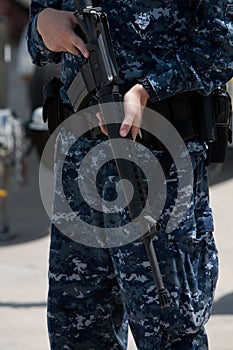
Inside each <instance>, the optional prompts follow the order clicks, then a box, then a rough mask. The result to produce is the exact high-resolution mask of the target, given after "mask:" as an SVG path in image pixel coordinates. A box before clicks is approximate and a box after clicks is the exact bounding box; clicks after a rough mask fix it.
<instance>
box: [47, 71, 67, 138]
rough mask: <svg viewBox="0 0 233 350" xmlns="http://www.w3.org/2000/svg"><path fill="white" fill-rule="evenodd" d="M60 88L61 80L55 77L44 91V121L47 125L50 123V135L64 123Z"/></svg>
mask: <svg viewBox="0 0 233 350" xmlns="http://www.w3.org/2000/svg"><path fill="white" fill-rule="evenodd" d="M60 87H61V81H60V79H58V78H56V77H54V78H52V79H51V80H50V81H49V82H48V84H47V85H45V86H44V89H43V98H44V101H43V120H44V122H45V123H46V122H47V121H48V129H49V133H50V135H51V134H52V132H53V131H54V130H55V129H56V128H57V127H58V125H60V124H61V123H62V122H63V121H64V115H63V105H62V101H61V99H60V92H59V91H60Z"/></svg>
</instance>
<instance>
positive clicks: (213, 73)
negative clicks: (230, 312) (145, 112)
mask: <svg viewBox="0 0 233 350" xmlns="http://www.w3.org/2000/svg"><path fill="white" fill-rule="evenodd" d="M98 5H100V6H101V7H102V8H103V10H104V11H105V12H106V13H107V14H108V16H109V22H110V31H111V34H112V38H113V43H114V48H115V51H116V57H117V62H118V65H119V67H120V74H121V78H122V80H123V81H125V86H128V89H127V91H126V92H125V94H124V102H126V104H125V106H126V108H125V119H124V121H123V122H122V125H121V128H120V136H121V137H125V136H126V135H127V134H128V133H129V132H131V133H132V136H133V138H134V139H136V138H137V137H138V136H137V134H138V132H139V126H140V125H141V120H142V113H141V107H144V106H149V107H150V108H154V109H156V108H157V107H156V106H157V105H158V103H160V102H161V103H164V105H162V106H167V105H169V106H170V102H168V101H171V100H170V99H173V100H172V101H178V99H179V97H180V96H183V94H184V93H186V92H187V93H189V92H192V91H199V92H200V93H202V94H203V95H208V94H210V93H211V92H212V91H213V90H214V89H215V88H217V87H218V86H219V85H222V84H225V83H226V82H227V81H229V80H230V78H231V77H232V75H233V69H232V67H233V65H232V63H233V62H232V58H233V45H232V42H233V40H232V39H233V29H232V25H231V23H232V19H233V9H232V3H231V1H228V0H206V1H202V0H200V1H192V0H190V1H186V2H181V1H175V0H172V1H171V0H169V1H160V0H155V1H149V0H148V1H128V0H127V1H126V0H115V1H98ZM75 11H76V6H75V3H74V2H73V1H66V0H64V1H58V0H49V1H47V0H33V1H32V2H31V21H30V24H29V31H28V44H29V51H30V54H31V56H32V59H33V62H34V63H35V64H37V65H40V66H41V65H44V64H47V63H48V62H54V63H58V62H60V61H62V76H61V81H62V84H61V88H60V97H61V99H62V102H63V105H64V106H65V107H66V108H69V109H72V106H71V103H70V100H69V98H68V95H67V89H68V87H69V86H70V84H71V82H72V81H73V79H74V77H75V76H76V74H77V72H78V71H79V69H80V65H81V58H80V55H82V56H84V57H86V58H88V56H89V52H88V50H87V47H86V45H85V43H84V42H83V40H82V39H81V38H80V37H79V36H78V35H76V34H75V32H74V28H75V26H76V25H77V24H78V23H77V18H76V16H75V15H74V12H75ZM185 96H186V95H185ZM167 103H168V104H167ZM127 104H128V105H127ZM132 105H134V106H135V105H136V106H138V108H136V109H135V108H127V106H132ZM175 106H176V104H175ZM165 114H166V113H165ZM174 114H175V113H174ZM98 118H99V119H100V124H99V125H100V128H101V130H102V133H101V132H100V133H99V134H98V135H95V137H92V134H88V135H86V136H85V137H83V138H82V137H81V138H79V139H78V140H77V141H76V142H74V143H73V145H72V147H71V149H69V152H68V157H66V159H65V161H64V162H62V166H61V162H60V163H59V156H60V157H62V154H63V151H64V149H65V144H66V142H67V137H69V135H68V134H67V133H65V131H63V130H61V131H60V134H59V135H58V141H57V149H58V151H57V164H56V173H55V177H56V185H57V181H58V178H59V176H60V175H59V173H60V172H62V178H63V187H64V193H65V195H66V198H69V204H70V205H71V207H72V209H73V211H74V212H75V213H76V214H77V213H78V215H80V216H82V217H83V218H84V219H86V218H88V220H89V223H90V224H92V226H90V230H93V232H95V226H98V225H99V226H103V227H108V225H109V222H107V220H106V218H105V216H104V215H101V214H100V213H99V214H98V215H97V214H96V212H95V211H94V210H91V209H90V207H87V206H86V205H85V203H84V200H83V198H82V197H81V195H80V192H78V190H77V186H75V184H74V179H76V178H77V177H78V173H79V166H80V164H81V161H82V157H83V155H84V154H86V153H87V152H88V151H89V150H91V149H92V148H93V147H95V146H97V145H101V142H102V139H105V138H106V136H105V135H104V133H106V129H105V125H103V121H102V119H101V115H98ZM175 119H176V118H175ZM183 119H185V118H183ZM133 123H135V125H136V126H132V125H133ZM180 124H182V125H186V124H185V121H182V123H176V120H173V125H174V126H175V127H176V128H177V130H178V131H180V130H179V125H180ZM168 131H169V130H168ZM183 138H184V140H185V144H186V147H187V150H188V151H189V155H190V158H191V161H192V174H190V178H192V192H191V203H190V205H189V206H188V209H187V212H186V215H185V217H183V218H182V220H181V222H179V224H178V225H177V227H175V228H174V230H173V231H172V232H170V233H169V234H168V233H167V230H166V226H167V223H168V220H169V215H170V214H169V213H170V209H169V208H171V207H174V201H175V196H176V193H177V172H176V171H175V168H174V164H172V162H170V163H169V161H168V156H167V153H166V150H164V148H163V147H162V148H161V147H160V146H159V145H158V143H156V142H155V143H153V142H152V140H150V139H149V140H147V139H146V137H145V144H148V147H150V148H151V150H152V152H154V154H155V155H157V156H158V157H159V158H160V160H161V162H162V163H163V164H164V165H165V166H166V167H167V170H166V173H167V174H166V177H167V188H168V189H167V195H166V201H165V205H164V208H163V210H162V212H161V215H160V217H159V218H158V223H159V224H160V226H159V232H158V235H157V236H156V237H155V239H154V241H155V242H154V243H155V244H154V247H155V250H156V253H157V256H158V260H159V264H160V269H161V272H162V275H163V277H164V284H165V286H166V288H167V289H168V293H169V301H170V306H169V307H168V308H165V309H161V308H160V306H159V301H158V298H157V295H156V291H155V285H154V282H153V278H152V274H151V270H150V267H149V263H148V259H147V256H146V253H145V249H144V245H143V243H142V241H141V240H140V239H137V240H135V241H133V242H129V243H128V244H125V245H121V246H120V244H119V247H110V248H107V247H106V246H104V247H103V248H100V247H93V246H91V244H90V245H84V244H80V243H79V242H75V241H74V240H72V239H71V237H68V236H67V235H64V234H63V233H62V232H61V231H60V230H59V229H58V226H57V225H56V223H57V222H58V221H59V219H60V218H61V216H62V213H60V214H61V215H60V214H59V210H58V209H57V211H56V207H59V205H58V204H57V203H58V202H59V200H60V199H61V200H62V194H61V192H60V191H59V190H58V189H57V190H56V191H55V192H56V193H55V200H54V211H55V214H56V215H54V221H53V224H52V229H51V246H50V266H49V295H48V329H49V337H50V344H51V349H56V350H58V349H95V350H98V349H101V350H102V349H126V348H127V331H128V325H129V326H130V328H131V330H132V334H133V336H134V339H135V342H136V345H137V347H138V349H143V350H152V349H153V350H165V349H168V350H178V349H179V350H207V349H208V340H207V335H206V333H205V324H206V322H207V321H208V318H209V316H210V312H211V307H212V303H213V297H214V291H215V287H216V281H217V275H218V254H217V249H216V246H215V242H214V237H213V233H212V232H213V230H214V227H213V218H212V212H211V208H210V206H209V194H208V179H207V173H206V162H205V160H206V154H207V146H206V143H205V142H202V141H200V139H199V138H198V135H196V134H193V131H191V132H190V130H189V131H187V130H186V128H185V133H184V135H183ZM143 142H144V141H143ZM100 153H101V152H100ZM180 156H181V157H182V155H180ZM85 171H86V172H85V174H86V181H89V180H88V176H89V173H88V171H90V172H91V165H90V164H89V165H87V168H86V170H85ZM102 176H106V177H108V178H109V181H108V182H106V183H105V185H104V186H103V189H102V191H103V192H104V195H105V196H106V197H108V196H109V197H110V198H111V195H112V191H111V189H112V188H113V187H114V184H115V182H116V181H117V172H116V169H115V166H114V163H113V162H110V163H109V164H108V166H107V167H105V168H104V169H103V170H102ZM110 179H111V181H110ZM87 187H88V185H87ZM87 190H88V189H87ZM186 190H187V189H185V188H184V189H183V193H184V196H185V195H186ZM64 193H63V195H64ZM58 214H59V215H60V216H59V215H58ZM64 215H65V214H64ZM123 215H124V213H121V216H123ZM66 219H67V221H69V220H70V222H71V224H72V219H71V216H68V215H67V216H66ZM56 220H57V221H56ZM119 220H120V221H121V220H124V218H123V219H122V217H121V218H120V219H119ZM80 230H81V228H80Z"/></svg>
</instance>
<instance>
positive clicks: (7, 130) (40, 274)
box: [0, 0, 233, 350]
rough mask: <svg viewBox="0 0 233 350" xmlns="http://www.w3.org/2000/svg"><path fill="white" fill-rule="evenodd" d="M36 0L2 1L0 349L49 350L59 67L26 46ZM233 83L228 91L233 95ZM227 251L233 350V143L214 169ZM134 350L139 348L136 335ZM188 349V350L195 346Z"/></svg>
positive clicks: (222, 289)
mask: <svg viewBox="0 0 233 350" xmlns="http://www.w3.org/2000/svg"><path fill="white" fill-rule="evenodd" d="M29 2H30V1H28V0H0V319H1V323H0V349H1V350H13V349H14V350H25V349H31V350H48V349H49V346H48V339H47V331H46V294H47V261H48V250H49V219H48V217H47V215H46V213H45V211H44V209H43V205H42V203H41V199H40V193H39V185H38V169H39V162H40V157H41V153H42V151H43V147H44V145H45V143H46V140H47V138H48V131H47V126H46V124H44V123H42V121H41V109H40V107H41V105H42V88H43V85H44V84H45V83H46V82H47V81H48V80H49V79H50V78H51V76H54V75H57V76H59V70H60V67H59V65H58V66H57V65H49V66H46V67H44V68H36V67H35V66H33V65H32V64H31V61H30V58H29V55H28V53H27V48H26V40H25V33H26V26H27V23H28V19H29ZM232 86H233V85H232V84H231V83H229V84H228V89H229V91H231V93H232V95H233V88H232ZM209 177H210V185H211V186H210V192H211V193H210V195H211V205H212V208H213V212H214V217H215V226H216V227H215V231H216V233H215V236H216V241H217V244H218V248H219V255H220V278H219V283H218V288H217V292H216V301H215V304H214V308H213V313H212V316H211V319H210V321H209V323H208V327H207V329H208V333H209V336H210V345H211V346H210V350H219V349H221V350H230V349H232V342H231V334H232V331H233V279H232V269H231V266H232V252H233V227H232V222H231V218H232V208H233V148H232V147H231V146H229V149H228V153H227V159H226V161H225V163H224V164H223V165H219V164H217V165H216V164H212V165H210V166H209ZM129 349H130V350H133V349H135V346H134V343H133V340H132V338H131V337H130V343H129ZM187 350H188V349H187Z"/></svg>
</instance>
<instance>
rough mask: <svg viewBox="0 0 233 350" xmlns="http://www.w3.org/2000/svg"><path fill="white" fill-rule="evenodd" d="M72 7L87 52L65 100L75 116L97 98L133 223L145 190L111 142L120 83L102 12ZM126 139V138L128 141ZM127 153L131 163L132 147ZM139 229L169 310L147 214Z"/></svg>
mask: <svg viewBox="0 0 233 350" xmlns="http://www.w3.org/2000/svg"><path fill="white" fill-rule="evenodd" d="M75 3H76V6H77V9H78V11H77V12H76V13H75V15H76V17H77V20H78V28H77V34H78V35H79V36H81V37H82V39H83V40H84V42H85V43H86V45H87V48H88V50H89V58H88V59H85V58H83V60H82V66H81V69H80V72H79V73H78V74H77V76H76V77H75V78H74V80H73V82H72V84H71V86H70V88H69V90H68V96H69V98H70V101H71V103H72V105H73V108H74V111H75V112H76V111H78V110H81V109H82V108H83V107H84V106H85V102H86V101H87V99H88V98H89V97H90V95H93V94H95V96H96V97H97V99H98V104H99V107H100V111H101V113H102V116H103V120H104V123H105V124H106V128H107V133H108V138H109V141H110V145H111V151H112V153H113V157H114V160H115V163H116V166H117V170H118V173H119V176H120V179H128V180H130V181H131V183H132V185H133V186H134V194H133V198H132V200H131V201H129V200H128V194H127V191H125V189H124V186H123V191H124V195H125V197H126V200H127V203H128V204H127V206H128V209H129V213H130V218H131V219H132V220H136V219H137V217H138V215H139V214H140V213H141V211H142V210H143V208H144V205H145V201H146V190H145V186H143V185H142V181H141V179H142V177H141V174H140V173H139V171H138V169H137V167H136V166H134V165H133V162H131V163H130V164H131V165H129V162H128V161H126V160H125V159H122V158H118V157H117V156H116V152H115V150H114V146H113V143H112V142H111V141H112V140H114V139H117V138H119V126H120V124H121V123H122V121H123V116H124V111H123V108H122V103H118V102H122V98H121V95H120V93H119V85H120V84H121V81H120V79H119V75H118V69H117V64H116V59H115V55H114V49H113V45H112V41H111V36H110V32H109V25H108V19H107V15H106V13H104V12H102V9H101V8H100V7H93V5H92V1H90V0H82V1H78V0H76V1H75ZM113 111H114V112H113ZM109 115H114V122H112V121H111V122H110V123H109V122H108V116H109ZM130 137H131V136H128V138H130ZM130 144H132V142H131V143H130ZM118 146H119V145H118ZM129 152H130V153H131V154H132V156H133V157H134V158H133V159H135V158H136V156H135V151H134V149H133V146H132V148H131V149H130V150H129ZM139 225H140V228H141V229H143V232H147V233H146V234H144V235H143V236H142V240H143V242H144V244H145V249H146V252H147V256H148V259H149V262H150V265H151V269H152V273H153V278H154V281H155V284H156V289H157V294H158V297H159V301H160V306H161V307H167V306H169V302H168V293H167V290H166V289H165V287H164V284H163V280H162V276H161V273H160V269H159V265H158V261H157V258H156V254H155V250H154V247H153V242H152V238H153V237H154V236H155V235H156V233H157V226H156V221H155V220H154V219H153V218H152V217H151V215H150V214H149V213H148V215H145V216H144V217H143V220H140V222H139ZM145 225H146V226H145ZM145 227H146V230H145Z"/></svg>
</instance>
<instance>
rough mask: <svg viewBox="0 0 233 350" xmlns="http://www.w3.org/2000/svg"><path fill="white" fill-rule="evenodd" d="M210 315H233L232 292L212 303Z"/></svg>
mask: <svg viewBox="0 0 233 350" xmlns="http://www.w3.org/2000/svg"><path fill="white" fill-rule="evenodd" d="M212 315H233V292H232V293H230V294H227V295H224V296H223V297H221V298H220V299H218V300H217V301H216V302H215V303H214V305H213V310H212Z"/></svg>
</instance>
